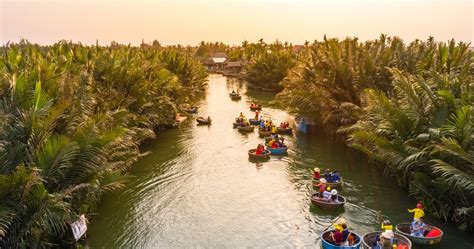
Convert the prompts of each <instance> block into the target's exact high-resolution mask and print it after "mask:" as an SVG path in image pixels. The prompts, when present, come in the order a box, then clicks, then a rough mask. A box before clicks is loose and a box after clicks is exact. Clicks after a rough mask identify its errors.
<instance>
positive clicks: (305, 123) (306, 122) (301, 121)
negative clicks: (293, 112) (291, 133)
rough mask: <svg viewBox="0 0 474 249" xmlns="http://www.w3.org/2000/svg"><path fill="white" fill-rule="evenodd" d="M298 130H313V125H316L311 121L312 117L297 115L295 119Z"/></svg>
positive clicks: (305, 131) (303, 131)
mask: <svg viewBox="0 0 474 249" xmlns="http://www.w3.org/2000/svg"><path fill="white" fill-rule="evenodd" d="M295 124H296V130H297V131H298V132H301V133H304V134H307V133H310V132H311V127H313V126H314V123H313V122H311V121H310V119H308V118H305V117H297V118H296V119H295Z"/></svg>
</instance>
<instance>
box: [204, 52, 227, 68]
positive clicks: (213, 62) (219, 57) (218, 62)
mask: <svg viewBox="0 0 474 249" xmlns="http://www.w3.org/2000/svg"><path fill="white" fill-rule="evenodd" d="M228 58H229V57H227V55H226V54H225V53H215V54H213V55H212V56H211V57H209V58H207V59H205V60H204V61H202V64H204V66H206V68H207V70H208V71H210V72H218V71H219V70H223V69H224V67H225V64H226V62H227V60H228Z"/></svg>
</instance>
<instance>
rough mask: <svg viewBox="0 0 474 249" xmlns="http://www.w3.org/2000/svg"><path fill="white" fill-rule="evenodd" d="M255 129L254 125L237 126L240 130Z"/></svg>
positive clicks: (248, 130) (250, 130)
mask: <svg viewBox="0 0 474 249" xmlns="http://www.w3.org/2000/svg"><path fill="white" fill-rule="evenodd" d="M253 129H254V126H239V127H237V130H239V131H240V132H252V131H253Z"/></svg>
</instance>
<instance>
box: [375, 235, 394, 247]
mask: <svg viewBox="0 0 474 249" xmlns="http://www.w3.org/2000/svg"><path fill="white" fill-rule="evenodd" d="M393 237H394V234H393V231H392V233H389V232H383V233H382V234H381V235H380V240H379V243H378V244H379V248H380V249H392V245H393Z"/></svg>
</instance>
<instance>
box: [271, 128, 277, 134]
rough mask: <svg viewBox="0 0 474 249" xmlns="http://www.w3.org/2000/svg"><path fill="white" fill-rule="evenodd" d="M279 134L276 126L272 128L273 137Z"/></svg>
mask: <svg viewBox="0 0 474 249" xmlns="http://www.w3.org/2000/svg"><path fill="white" fill-rule="evenodd" d="M275 134H277V128H276V126H272V135H275Z"/></svg>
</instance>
